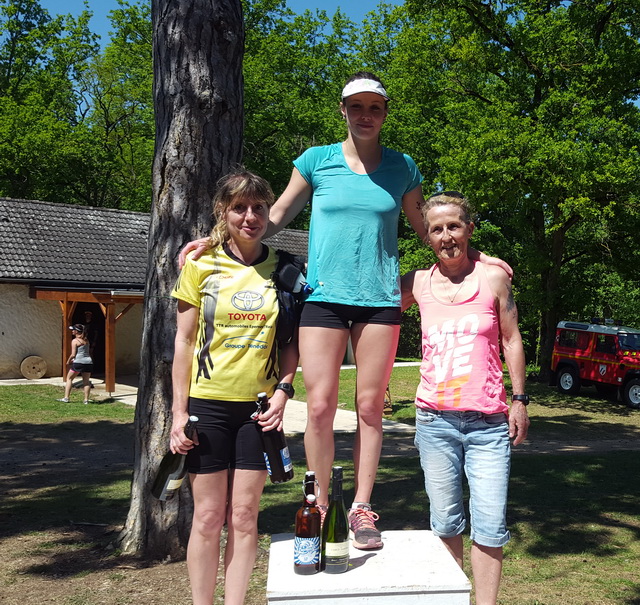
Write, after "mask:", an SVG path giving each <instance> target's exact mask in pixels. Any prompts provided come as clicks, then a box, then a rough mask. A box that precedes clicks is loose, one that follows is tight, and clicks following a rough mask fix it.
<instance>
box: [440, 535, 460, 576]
mask: <svg viewBox="0 0 640 605" xmlns="http://www.w3.org/2000/svg"><path fill="white" fill-rule="evenodd" d="M440 540H442V543H443V544H444V545H445V546H446V547H447V550H448V551H449V552H450V553H451V556H452V557H453V558H454V559H455V560H456V563H457V564H458V565H459V566H460V569H462V564H463V562H464V544H463V542H462V536H454V537H453V538H440Z"/></svg>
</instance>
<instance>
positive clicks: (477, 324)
mask: <svg viewBox="0 0 640 605" xmlns="http://www.w3.org/2000/svg"><path fill="white" fill-rule="evenodd" d="M436 266H437V265H434V266H433V267H431V269H430V270H429V275H428V276H427V277H426V278H425V280H424V284H423V288H422V292H421V293H420V296H419V300H418V306H419V307H420V316H421V327H422V364H421V366H420V375H421V376H420V384H419V386H418V391H417V393H416V405H417V406H418V407H421V408H430V409H437V410H459V411H476V412H484V413H486V414H494V413H496V412H507V411H508V409H509V408H508V406H507V403H506V401H507V397H506V392H505V389H504V383H503V381H502V361H501V359H500V344H499V343H500V329H499V323H498V313H497V311H496V309H495V301H494V296H493V293H492V292H491V287H490V286H489V280H488V278H487V274H486V272H485V269H484V267H483V266H482V263H478V262H476V263H475V266H474V269H473V272H472V273H471V275H473V276H474V277H475V278H476V283H477V284H478V287H477V289H476V292H475V293H474V294H473V295H472V296H471V297H470V298H468V299H467V300H465V301H462V302H453V303H450V302H446V301H444V300H440V299H439V298H436V297H435V296H434V295H433V294H432V292H431V279H432V277H433V274H434V271H435V268H436Z"/></svg>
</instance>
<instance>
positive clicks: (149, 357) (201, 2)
mask: <svg viewBox="0 0 640 605" xmlns="http://www.w3.org/2000/svg"><path fill="white" fill-rule="evenodd" d="M152 18H153V31H154V42H153V47H154V102H155V111H156V149H155V161H154V166H153V211H152V219H151V229H150V233H149V265H148V266H149V271H148V276H147V283H146V290H145V292H146V296H145V312H144V331H143V336H142V351H141V356H140V359H141V363H140V389H139V391H138V401H137V405H136V415H135V461H134V474H133V483H132V489H131V508H130V509H129V515H128V518H127V521H126V525H125V527H124V529H123V531H122V533H121V534H120V546H121V548H122V549H123V551H124V552H127V553H135V554H138V555H142V556H144V557H149V558H163V559H164V558H167V557H171V558H178V557H182V556H183V554H184V545H185V544H186V541H187V536H188V529H189V526H190V522H191V514H190V513H191V510H192V502H191V498H190V495H189V492H188V490H186V489H184V488H183V489H182V490H181V492H180V494H179V496H176V497H174V499H173V500H170V501H169V502H167V503H160V502H158V501H156V500H155V499H154V498H153V497H152V496H151V495H150V492H149V489H150V486H151V483H152V481H153V474H154V471H155V469H156V468H157V465H158V463H159V462H160V459H161V457H162V455H163V454H164V453H165V451H166V449H167V446H168V443H169V433H170V430H171V413H170V411H171V376H170V374H171V362H172V358H173V340H174V336H175V315H176V304H175V302H174V301H173V300H172V299H171V296H170V293H171V289H172V287H173V285H174V283H175V280H176V277H177V273H178V268H177V254H178V251H179V250H180V248H181V247H182V245H183V244H184V243H185V242H187V241H189V240H190V239H193V238H194V237H195V236H198V237H199V236H202V234H207V233H208V232H209V231H210V229H211V227H212V217H211V214H212V197H213V194H214V189H215V184H216V181H217V180H218V178H220V176H222V175H223V174H224V173H226V172H227V171H228V170H229V168H230V167H232V166H233V165H234V164H238V163H239V162H240V161H241V156H242V118H243V115H242V54H243V47H244V31H243V24H242V8H241V3H240V0H190V2H174V1H170V0H153V3H152Z"/></svg>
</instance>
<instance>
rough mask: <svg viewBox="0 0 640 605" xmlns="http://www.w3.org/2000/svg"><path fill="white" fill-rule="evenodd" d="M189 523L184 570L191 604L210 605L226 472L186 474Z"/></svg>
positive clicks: (222, 522) (224, 514) (218, 548)
mask: <svg viewBox="0 0 640 605" xmlns="http://www.w3.org/2000/svg"><path fill="white" fill-rule="evenodd" d="M190 478H191V488H192V491H193V502H194V510H193V524H192V526H191V535H190V537H189V545H188V546H187V568H188V570H189V580H190V582H191V596H192V599H193V605H211V604H212V603H213V596H214V594H215V590H216V576H217V575H218V565H219V562H220V533H221V532H222V527H223V525H224V521H225V516H226V510H227V486H228V480H229V473H228V472H227V471H220V472H218V473H211V474H207V475H193V474H192V475H190Z"/></svg>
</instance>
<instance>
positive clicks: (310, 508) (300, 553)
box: [293, 471, 320, 576]
mask: <svg viewBox="0 0 640 605" xmlns="http://www.w3.org/2000/svg"><path fill="white" fill-rule="evenodd" d="M315 485H316V474H315V472H314V471H307V472H306V474H305V476H304V484H303V491H304V500H303V502H302V506H301V507H300V508H299V509H298V512H297V513H296V533H295V538H294V542H293V571H294V572H295V573H297V574H300V575H303V576H308V575H311V574H314V573H318V572H319V571H320V509H319V508H318V507H317V506H316V495H315Z"/></svg>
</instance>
